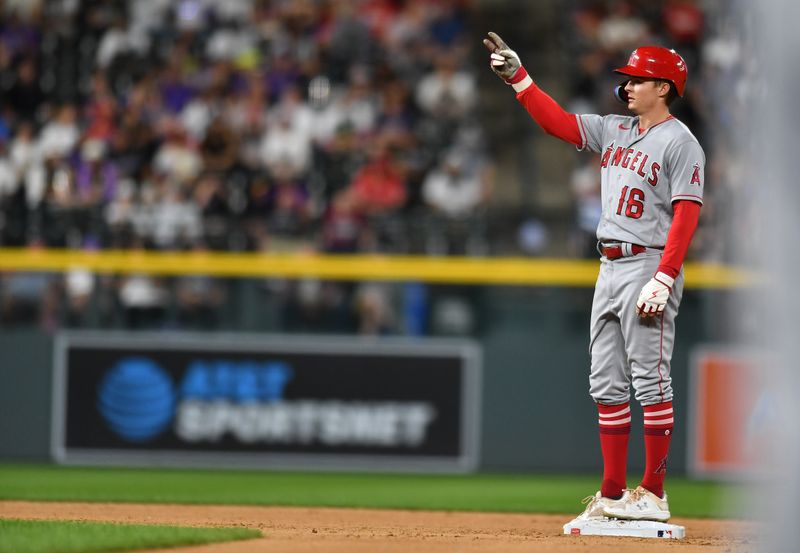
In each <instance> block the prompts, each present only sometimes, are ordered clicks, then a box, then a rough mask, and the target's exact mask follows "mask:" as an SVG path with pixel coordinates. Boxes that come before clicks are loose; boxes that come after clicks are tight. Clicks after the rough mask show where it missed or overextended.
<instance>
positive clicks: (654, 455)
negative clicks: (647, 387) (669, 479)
mask: <svg viewBox="0 0 800 553" xmlns="http://www.w3.org/2000/svg"><path fill="white" fill-rule="evenodd" d="M643 409H644V449H645V459H646V460H645V468H644V478H642V487H643V488H645V489H647V490H649V491H651V492H653V493H654V494H656V495H657V496H658V497H663V496H664V476H666V474H667V454H668V453H669V442H670V440H672V430H673V422H672V421H673V418H672V402H671V401H667V402H664V403H657V404H656V405H647V406H645V407H643Z"/></svg>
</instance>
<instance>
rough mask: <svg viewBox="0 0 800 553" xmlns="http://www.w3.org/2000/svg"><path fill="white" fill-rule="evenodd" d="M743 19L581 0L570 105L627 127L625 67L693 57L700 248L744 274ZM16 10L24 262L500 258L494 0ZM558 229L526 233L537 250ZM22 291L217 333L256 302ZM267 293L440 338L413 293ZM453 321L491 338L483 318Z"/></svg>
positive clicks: (4, 125)
mask: <svg viewBox="0 0 800 553" xmlns="http://www.w3.org/2000/svg"><path fill="white" fill-rule="evenodd" d="M719 8H720V3H719V2H715V1H712V0H705V1H703V0H665V1H664V2H648V1H645V0H636V1H634V0H594V1H592V0H572V1H571V2H569V3H568V9H565V10H563V11H562V12H561V15H560V16H559V17H560V18H561V19H562V21H560V24H559V25H558V26H557V28H556V29H553V31H552V32H553V33H554V38H555V39H558V48H557V50H558V52H559V54H560V55H561V56H563V59H562V62H563V63H562V67H564V68H567V69H568V70H567V78H568V83H567V84H568V87H569V89H568V90H569V98H570V100H569V102H568V103H567V104H566V106H565V107H566V108H567V109H568V110H570V111H574V112H579V113H586V112H594V113H609V112H613V111H618V112H621V111H623V110H624V108H623V106H621V105H619V104H614V103H613V102H614V100H613V97H612V95H611V94H610V90H611V89H612V88H613V86H614V85H616V84H617V82H618V81H619V79H616V78H615V77H614V75H613V74H612V73H611V72H610V69H612V68H613V67H615V66H618V65H620V64H622V63H624V61H625V60H626V59H627V56H628V55H629V53H630V51H631V50H632V49H633V48H634V47H635V46H637V45H641V44H649V43H657V44H665V45H670V46H672V47H674V48H676V49H677V50H678V51H679V52H680V53H681V54H682V55H683V56H684V58H685V59H686V60H687V64H688V66H689V72H690V83H689V87H688V90H687V96H686V97H685V98H684V99H683V100H682V101H679V102H677V103H676V104H675V108H676V113H675V114H676V116H677V117H678V118H679V119H681V120H682V121H684V122H685V123H686V124H687V125H688V126H689V127H690V128H691V129H692V130H693V132H695V134H696V135H697V136H698V138H699V139H700V140H701V142H702V143H703V144H704V146H705V148H706V152H707V155H708V159H709V166H708V167H707V175H708V177H707V185H706V199H707V201H706V205H705V207H704V212H703V217H702V219H701V225H702V226H701V229H700V230H699V232H698V236H697V238H696V239H695V242H694V252H695V255H701V256H704V257H712V258H715V259H724V258H725V252H722V251H718V250H719V248H721V247H722V246H721V245H720V244H721V241H719V240H714V239H713V237H714V233H715V232H718V227H719V226H720V225H721V224H722V221H723V220H724V218H723V217H721V216H719V208H720V206H721V205H723V204H724V202H725V197H726V193H725V187H726V186H727V184H726V183H727V182H729V181H731V179H733V181H734V182H738V181H736V176H733V177H732V176H731V175H730V174H729V173H730V171H731V170H732V165H735V160H734V159H733V158H734V157H735V156H733V154H732V152H733V151H734V150H733V149H732V148H733V145H732V144H731V140H732V139H731V132H730V129H731V127H732V126H733V125H734V124H735V123H736V118H737V114H738V113H739V112H738V110H739V109H740V106H741V104H742V102H744V101H746V99H747V97H748V96H747V94H748V93H747V91H740V90H737V89H736V85H737V83H739V82H740V79H741V77H742V73H743V72H747V71H748V63H747V59H746V55H745V52H746V50H747V49H746V45H745V44H743V43H742V40H743V39H742V35H741V34H740V33H739V32H738V30H737V26H736V25H735V24H734V23H733V20H726V19H725V18H721V17H716V16H714V17H712V16H711V15H710V14H713V13H714V10H715V9H719ZM484 9H485V8H484ZM0 10H2V12H3V13H2V20H1V21H0V96H1V98H2V103H0V246H5V247H19V246H27V247H59V248H63V247H67V248H73V249H98V248H127V249H149V250H160V251H175V250H182V251H191V250H199V251H203V250H219V251H269V252H281V251H320V252H325V253H356V252H392V253H424V254H428V255H447V254H465V255H485V254H489V253H491V252H492V250H493V249H494V247H493V244H492V237H491V236H490V232H489V230H490V229H489V227H490V225H489V224H488V220H489V219H488V217H489V215H491V214H492V211H491V210H490V209H487V208H488V207H490V203H491V199H492V189H493V177H494V170H493V166H492V163H491V159H490V156H489V154H488V148H487V144H486V138H485V132H486V129H485V128H484V125H485V123H486V122H483V123H484V125H482V122H481V120H480V119H479V115H480V113H479V108H480V106H481V103H482V102H483V101H484V95H483V94H482V92H481V91H480V90H479V88H478V86H477V73H478V72H485V71H487V69H486V67H485V66H483V65H476V63H475V59H476V58H475V56H474V54H475V52H474V48H475V46H476V43H477V45H478V46H480V45H479V42H478V41H477V39H476V38H475V37H478V36H480V35H482V34H483V32H484V31H485V30H486V29H483V28H481V29H478V30H476V29H474V28H473V26H474V24H473V23H472V22H471V18H474V16H475V14H476V13H478V11H477V7H476V6H474V5H471V2H470V0H225V1H218V2H212V1H211V0H136V1H133V2H128V1H125V0H6V1H5V2H3V3H2V4H0ZM525 47H526V45H525V44H520V45H519V47H518V49H519V50H523V49H524V48H525ZM732 91H733V92H732ZM720 100H722V101H720ZM518 115H519V114H517V116H518ZM712 122H714V123H713V124H712ZM574 167H575V168H574V170H573V172H572V175H571V177H569V183H568V184H569V186H570V187H571V190H572V194H573V196H574V206H575V217H574V223H573V225H572V226H573V230H572V232H571V238H570V245H571V247H570V248H565V249H562V250H560V251H572V252H573V253H574V254H575V255H587V256H595V255H596V252H595V251H594V243H595V242H594V232H595V228H596V225H597V221H598V218H599V215H600V190H599V173H598V171H597V170H596V167H597V160H596V159H594V158H592V156H589V155H586V154H582V155H580V156H579V157H576V160H575V164H574ZM565 180H566V179H565ZM739 180H741V178H740V179H739ZM545 231H546V229H544V230H543V229H539V228H538V227H536V228H527V227H521V228H520V233H519V236H520V238H519V239H520V240H522V241H523V242H524V240H523V239H524V238H525V237H528V236H532V237H533V238H531V239H534V238H535V237H536V236H545V235H546V232H545ZM543 232H545V234H543ZM522 249H523V251H524V250H525V248H522ZM0 278H2V282H0V284H1V285H2V286H0V320H2V321H3V322H13V321H19V320H27V321H32V320H35V321H38V322H39V323H40V324H41V325H43V326H45V327H48V328H56V327H58V326H60V325H64V324H66V325H67V326H105V325H109V324H111V325H112V326H113V325H121V326H126V327H132V328H143V327H163V326H164V325H172V326H176V327H186V326H189V327H202V328H216V327H218V326H219V325H221V324H222V325H224V321H225V318H226V315H225V306H229V305H235V302H236V301H238V300H236V298H232V297H231V295H232V294H233V292H232V291H231V290H232V289H231V287H230V286H229V285H228V284H227V283H226V282H224V281H222V280H214V279H210V278H207V277H202V276H197V277H186V278H181V279H166V280H164V279H155V278H151V277H148V276H145V275H126V276H109V277H100V276H98V275H94V274H91V273H87V272H85V271H83V270H81V269H80V268H76V269H75V270H74V271H71V272H69V273H68V274H66V275H64V276H63V278H60V277H59V278H56V277H55V276H53V275H47V274H39V275H27V274H14V273H10V274H6V275H2V277H0ZM258 289H259V290H260V291H259V292H258V294H262V295H266V296H268V297H270V298H272V300H274V299H275V298H279V301H278V303H279V305H280V306H281V307H280V309H279V311H280V315H279V318H280V319H281V321H283V322H282V323H281V325H282V326H283V327H286V326H287V325H289V326H291V325H292V324H293V323H292V321H295V323H296V325H295V326H296V327H297V328H299V329H311V330H333V331H336V330H345V331H351V330H352V331H362V332H365V333H382V332H398V331H400V332H406V333H421V332H424V329H423V327H424V326H425V324H427V323H425V322H424V320H427V319H425V317H428V316H429V313H428V312H429V311H434V310H435V309H433V308H431V309H428V307H427V306H426V305H427V304H426V303H425V301H427V300H425V301H423V300H420V298H423V299H424V298H426V293H425V292H424V290H423V291H422V292H421V291H420V289H418V288H415V287H413V286H408V287H400V286H398V287H395V288H394V289H390V288H387V287H385V286H378V285H373V284H363V285H356V284H335V283H324V282H316V281H309V282H277V281H270V282H266V283H262V284H259V286H258ZM237 293H238V292H237ZM240 299H241V298H240ZM251 299H252V298H251ZM242 301H244V303H245V304H247V303H248V301H249V300H248V299H244V300H242ZM270 301H271V300H270ZM448 301H449V300H448ZM272 303H275V302H274V301H273V302H272ZM451 303H452V302H451ZM457 303H458V302H456V304H457ZM445 304H447V302H445ZM447 305H450V304H447ZM231 309H233V308H231ZM447 309H449V311H448V310H447ZM447 309H444V310H443V312H444V313H445V315H446V314H447V313H459V309H461V313H462V315H461V316H456V318H455V319H454V320H456V326H458V325H459V324H461V325H462V326H464V327H465V328H467V327H469V324H471V323H469V319H470V314H469V313H468V312H465V311H464V309H463V306H462V307H460V308H459V307H458V306H456V307H455V308H452V309H451V308H450V307H448V308H447ZM421 313H423V314H424V313H428V314H427V315H423V314H421ZM464 313H466V314H464ZM443 317H444V319H443V320H447V317H446V316H443ZM324 321H327V322H324ZM343 321H344V322H343ZM421 321H422V322H421ZM464 321H467V323H465V322H464ZM465 325H466V326H465ZM254 326H255V327H258V324H257V323H254ZM445 326H446V325H445Z"/></svg>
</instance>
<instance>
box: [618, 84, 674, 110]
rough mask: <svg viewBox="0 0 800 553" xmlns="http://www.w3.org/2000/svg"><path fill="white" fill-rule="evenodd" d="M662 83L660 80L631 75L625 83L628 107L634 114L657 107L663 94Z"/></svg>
mask: <svg viewBox="0 0 800 553" xmlns="http://www.w3.org/2000/svg"><path fill="white" fill-rule="evenodd" d="M663 86H664V84H663V83H662V82H661V81H653V80H647V79H640V78H639V77H631V78H630V79H629V80H628V84H626V85H625V92H627V93H628V109H629V110H631V111H632V112H633V113H635V114H636V115H641V114H643V113H648V112H650V111H652V110H653V109H654V108H656V107H658V105H659V102H662V101H663V100H661V98H662V96H661V94H663Z"/></svg>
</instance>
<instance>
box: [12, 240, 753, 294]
mask: <svg viewBox="0 0 800 553" xmlns="http://www.w3.org/2000/svg"><path fill="white" fill-rule="evenodd" d="M598 266H599V263H598V261H596V260H573V259H569V260H567V259H529V258H517V257H484V258H474V257H425V256H400V255H393V256H378V255H318V254H301V253H298V254H263V253H184V252H180V253H179V252H136V251H119V250H104V251H99V252H85V251H76V250H33V249H2V248H0V271H34V272H36V271H49V272H63V271H67V270H70V269H73V268H82V269H86V270H90V271H93V272H98V273H148V274H154V275H171V276H175V275H191V274H204V275H212V276H219V277H240V278H252V277H280V278H304V277H316V278H322V279H329V280H386V281H421V282H429V283H440V284H444V283H448V284H487V285H530V286H574V287H586V286H593V285H594V283H595V280H596V278H597V270H598ZM752 282H753V277H752V275H749V274H748V273H745V272H743V271H741V270H737V269H734V268H731V267H727V266H723V265H711V264H700V263H690V264H687V265H686V284H687V287H691V288H730V287H737V286H742V285H746V284H748V283H752Z"/></svg>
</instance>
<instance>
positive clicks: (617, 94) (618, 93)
mask: <svg viewBox="0 0 800 553" xmlns="http://www.w3.org/2000/svg"><path fill="white" fill-rule="evenodd" d="M627 85H628V80H627V79H625V80H624V81H622V82H621V83H620V84H618V85H617V86H615V87H614V98H616V99H617V101H618V102H620V103H622V104H625V105H628V93H627V92H626V91H625V87H626V86H627Z"/></svg>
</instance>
